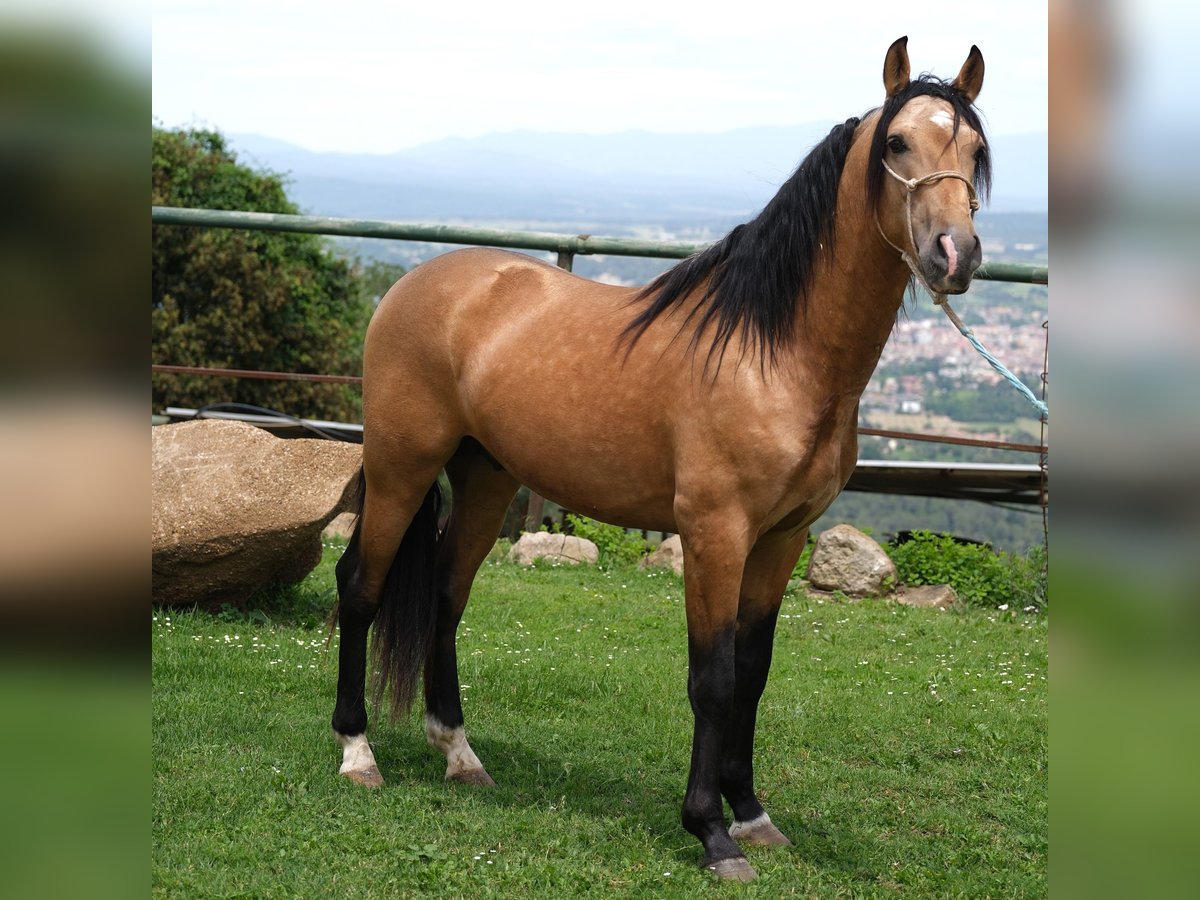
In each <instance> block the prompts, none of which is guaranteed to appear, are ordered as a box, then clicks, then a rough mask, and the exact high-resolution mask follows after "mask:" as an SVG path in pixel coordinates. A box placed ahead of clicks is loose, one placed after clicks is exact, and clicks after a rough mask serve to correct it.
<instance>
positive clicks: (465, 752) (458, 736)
mask: <svg viewBox="0 0 1200 900" xmlns="http://www.w3.org/2000/svg"><path fill="white" fill-rule="evenodd" d="M425 740H427V741H428V742H429V746H430V747H436V748H437V749H439V750H441V751H442V753H444V754H446V777H447V778H452V777H454V776H455V775H458V774H460V773H462V772H472V771H474V770H476V769H482V768H483V763H481V762H480V761H479V757H478V756H476V755H475V751H474V750H472V749H471V745H470V744H468V743H467V733H466V732H465V731H464V730H463V727H462V726H461V725H459V726H458V727H457V728H447V727H446V726H445V725H443V724H442V723H441V722H439V721H438V720H437V719H435V718H434V717H433V716H431V715H429V714H426V715H425Z"/></svg>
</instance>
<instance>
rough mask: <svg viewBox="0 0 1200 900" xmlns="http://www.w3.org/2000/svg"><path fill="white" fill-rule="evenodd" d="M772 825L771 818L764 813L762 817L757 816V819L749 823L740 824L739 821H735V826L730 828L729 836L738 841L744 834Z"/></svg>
mask: <svg viewBox="0 0 1200 900" xmlns="http://www.w3.org/2000/svg"><path fill="white" fill-rule="evenodd" d="M770 824H771V817H770V816H768V815H767V814H766V813H763V814H762V815H761V816H756V817H755V818H753V819H751V820H750V821H749V822H739V821H738V820H737V819H734V820H733V824H732V825H730V826H729V836H730V837H731V838H734V839H735V840H736V839H737V838H739V837H741V836H742V835H744V834H748V833H749V832H751V831H754V830H755V829H758V828H761V827H762V826H764V825H770Z"/></svg>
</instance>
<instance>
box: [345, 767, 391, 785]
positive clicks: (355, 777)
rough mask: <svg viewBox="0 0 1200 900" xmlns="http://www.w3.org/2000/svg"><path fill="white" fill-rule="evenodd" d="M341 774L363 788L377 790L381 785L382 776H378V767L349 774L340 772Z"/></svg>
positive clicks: (357, 770)
mask: <svg viewBox="0 0 1200 900" xmlns="http://www.w3.org/2000/svg"><path fill="white" fill-rule="evenodd" d="M342 774H343V775H345V776H346V777H347V778H349V779H350V780H351V781H353V782H354V783H355V784H360V785H362V786H363V787H368V788H377V787H382V785H383V776H382V775H380V774H379V767H378V766H368V767H367V768H365V769H355V770H353V771H351V772H342Z"/></svg>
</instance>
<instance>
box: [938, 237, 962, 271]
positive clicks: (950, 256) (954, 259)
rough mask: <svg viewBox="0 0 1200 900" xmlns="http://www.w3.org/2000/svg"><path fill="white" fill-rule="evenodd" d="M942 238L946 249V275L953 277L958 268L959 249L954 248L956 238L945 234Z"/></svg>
mask: <svg viewBox="0 0 1200 900" xmlns="http://www.w3.org/2000/svg"><path fill="white" fill-rule="evenodd" d="M940 240H941V242H942V249H943V250H945V251H946V277H947V278H953V277H954V271H955V269H957V268H958V251H957V250H956V249H954V238H952V237H950V235H948V234H943V235H942V236H941V238H940Z"/></svg>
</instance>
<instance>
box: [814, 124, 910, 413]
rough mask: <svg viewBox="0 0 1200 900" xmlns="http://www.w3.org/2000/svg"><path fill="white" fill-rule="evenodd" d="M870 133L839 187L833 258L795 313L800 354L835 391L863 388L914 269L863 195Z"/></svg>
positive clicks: (818, 272)
mask: <svg viewBox="0 0 1200 900" xmlns="http://www.w3.org/2000/svg"><path fill="white" fill-rule="evenodd" d="M868 143H869V142H868V141H867V139H866V138H865V137H860V138H859V139H858V140H856V141H855V143H854V146H853V147H852V148H851V150H850V155H849V156H848V157H847V159H846V165H845V168H844V169H843V172H842V178H841V185H840V187H839V188H838V211H837V216H836V219H835V223H834V240H833V244H832V252H833V256H832V258H829V257H826V258H825V259H823V260H821V261H820V262H819V263H818V265H817V267H816V277H815V278H814V282H813V285H812V290H811V292H810V295H809V298H808V302H807V304H806V307H807V308H806V310H805V311H804V312H802V313H801V314H800V315H798V316H797V331H796V342H795V349H796V351H797V352H796V360H797V363H798V364H799V365H800V366H802V368H803V369H804V370H805V372H806V373H807V374H808V375H810V376H811V375H812V374H813V373H819V374H820V376H821V378H822V381H823V383H824V384H826V385H827V386H828V388H829V389H830V390H831V392H834V393H846V394H855V395H856V396H857V395H858V394H861V392H862V390H863V389H864V388H865V387H866V383H867V381H868V380H869V379H870V377H871V373H872V372H874V371H875V366H876V364H877V363H878V362H879V356H880V354H881V353H882V352H883V346H884V344H886V343H887V339H888V336H889V334H890V333H891V331H892V328H893V326H894V325H895V322H896V314H897V312H898V311H899V309H900V304H901V302H902V301H903V299H904V290H905V287H906V285H907V283H908V276H909V271H908V268H907V266H906V265H905V264H904V262H903V260H901V259H900V257H899V255H898V254H897V252H896V251H895V250H894V249H892V248H891V247H889V246H888V245H887V244H886V243H884V241H883V239H882V237H881V236H880V234H879V228H878V226H877V225H876V220H875V215H874V212H872V211H870V210H869V209H868V207H867V199H866V174H865V166H866V157H867V150H866V145H867V144H868Z"/></svg>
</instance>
